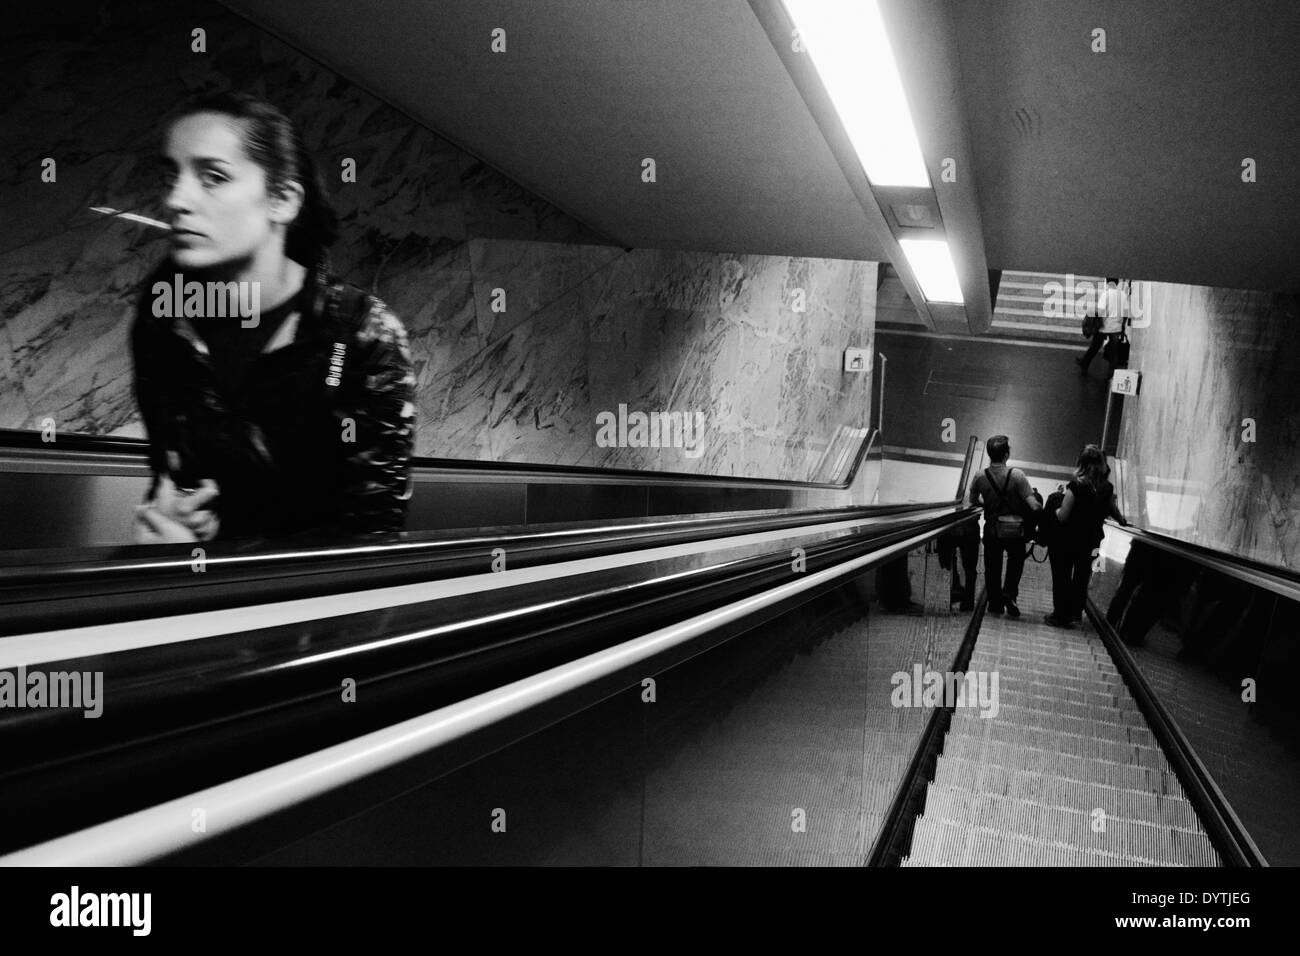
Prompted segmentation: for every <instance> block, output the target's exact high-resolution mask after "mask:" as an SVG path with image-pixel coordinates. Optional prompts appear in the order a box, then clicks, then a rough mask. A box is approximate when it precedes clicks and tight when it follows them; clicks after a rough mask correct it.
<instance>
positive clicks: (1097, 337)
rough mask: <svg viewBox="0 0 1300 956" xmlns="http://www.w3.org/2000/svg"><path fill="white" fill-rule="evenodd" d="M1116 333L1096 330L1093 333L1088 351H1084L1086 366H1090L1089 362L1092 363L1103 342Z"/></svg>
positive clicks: (1084, 365) (1084, 363)
mask: <svg viewBox="0 0 1300 956" xmlns="http://www.w3.org/2000/svg"><path fill="white" fill-rule="evenodd" d="M1114 334H1115V333H1108V332H1094V333H1093V334H1092V341H1091V342H1090V343H1089V344H1088V351H1086V352H1084V353H1083V367H1084V368H1087V367H1088V363H1090V362H1091V361H1092V360H1093V358H1094V356H1096V354H1097V352H1098V350H1100V349H1101V347H1102V345H1103V343H1105V342H1106V340H1107V339H1110V338H1113V337H1114Z"/></svg>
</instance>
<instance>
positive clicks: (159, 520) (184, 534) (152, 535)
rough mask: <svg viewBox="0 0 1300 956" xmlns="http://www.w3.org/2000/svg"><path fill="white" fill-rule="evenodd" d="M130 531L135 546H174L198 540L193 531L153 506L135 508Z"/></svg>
mask: <svg viewBox="0 0 1300 956" xmlns="http://www.w3.org/2000/svg"><path fill="white" fill-rule="evenodd" d="M132 530H133V532H134V536H135V543H136V544H176V543H178V542H183V541H197V540H199V539H198V537H197V536H196V535H195V533H194V532H193V531H191V530H190V529H189V528H187V527H185V525H183V524H181V523H180V522H179V521H176V520H174V519H172V518H169V517H167V516H166V515H165V514H163V513H162V512H161V511H159V510H158V509H157V508H155V507H154V506H153V505H137V506H136V509H135V526H134V528H133V529H132Z"/></svg>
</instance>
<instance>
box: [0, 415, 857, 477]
mask: <svg viewBox="0 0 1300 956" xmlns="http://www.w3.org/2000/svg"><path fill="white" fill-rule="evenodd" d="M872 431H873V432H874V431H878V429H873V430H872ZM871 440H872V434H868V435H866V436H864V437H863V440H862V442H861V444H860V445H859V447H858V452H857V454H856V455H855V456H854V460H853V467H852V468H850V469H849V473H848V476H847V477H846V478H845V479H844V480H843V481H839V482H829V481H790V480H787V479H783V478H736V477H734V476H731V475H704V474H692V473H689V472H678V471H639V470H637V469H633V468H591V467H584V466H580V465H545V464H528V463H524V462H496V461H470V460H463V459H458V458H424V457H415V456H413V457H412V458H411V459H410V462H411V470H412V472H417V471H418V472H435V471H445V472H449V473H452V474H454V475H455V476H456V477H457V478H464V477H469V476H471V475H472V476H478V475H486V476H488V477H500V478H503V479H504V478H516V479H518V478H535V479H538V480H554V481H563V480H583V481H593V480H594V481H598V482H601V483H603V484H670V485H677V484H704V485H725V486H728V487H738V488H769V489H776V488H824V489H830V490H836V491H843V490H846V489H848V488H849V487H850V486H851V485H852V484H853V479H854V478H855V477H856V476H857V471H858V467H859V466H860V465H861V464H862V460H863V458H865V456H866V450H867V447H868V446H869V445H870V442H871ZM148 448H149V443H148V442H146V441H144V440H143V439H139V438H123V437H119V436H114V435H105V436H99V435H77V434H72V435H64V436H60V437H59V439H58V442H57V443H52V444H47V443H44V442H42V441H41V438H40V433H39V432H33V431H23V430H20V429H0V458H3V457H4V456H5V453H14V454H17V455H20V456H22V457H25V458H27V459H29V460H30V459H31V458H33V457H34V456H50V457H55V456H57V457H59V458H60V459H64V460H66V459H69V458H73V457H75V456H77V455H84V456H89V458H90V460H89V462H88V464H89V465H91V466H93V467H94V468H96V469H97V468H100V467H102V466H103V465H104V464H115V465H116V466H117V467H118V468H125V469H128V470H129V471H131V472H132V473H134V472H136V471H139V472H140V473H141V474H147V473H148V472H149V466H148V456H147V452H148Z"/></svg>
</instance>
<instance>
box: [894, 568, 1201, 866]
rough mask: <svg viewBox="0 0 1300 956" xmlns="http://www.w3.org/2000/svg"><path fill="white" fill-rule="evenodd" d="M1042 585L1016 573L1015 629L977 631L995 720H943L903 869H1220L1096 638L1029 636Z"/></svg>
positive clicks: (1044, 579)
mask: <svg viewBox="0 0 1300 956" xmlns="http://www.w3.org/2000/svg"><path fill="white" fill-rule="evenodd" d="M1050 585H1051V582H1050V577H1049V575H1048V572H1047V567H1046V565H1040V564H1035V563H1032V562H1030V563H1029V564H1028V565H1027V567H1026V569H1025V576H1024V578H1023V579H1022V584H1021V606H1022V611H1023V613H1024V616H1023V617H1022V618H1020V619H1019V620H1011V619H1007V618H1001V617H985V618H984V619H983V623H982V626H981V627H980V633H979V637H978V640H977V641H976V644H975V649H974V652H973V654H972V655H971V659H970V664H969V670H970V671H973V672H984V673H997V674H998V675H999V690H1000V700H999V704H1000V706H999V710H998V713H997V716H996V719H994V720H985V719H983V718H981V717H980V716H979V713H978V712H977V711H972V710H970V709H962V708H958V709H956V710H954V712H953V715H952V723H951V726H950V727H949V729H948V732H947V735H946V737H945V739H944V742H943V752H942V754H941V755H940V756H939V758H938V766H937V770H936V773H935V777H934V780H933V782H932V783H930V785H929V787H928V788H927V791H926V797H925V806H924V810H923V813H922V815H921V816H920V817H919V818H918V820H917V821H916V830H915V834H914V837H913V840H912V847H911V852H910V854H909V856H908V857H907V859H905V860H904V862H903V865H904V866H1017V865H1028V866H1142V865H1148V866H1219V865H1221V861H1220V858H1219V855H1218V854H1217V853H1216V852H1215V850H1214V847H1213V846H1212V844H1211V842H1210V839H1209V837H1208V836H1207V835H1206V833H1205V830H1204V828H1203V827H1202V826H1201V823H1200V821H1199V819H1198V818H1197V815H1196V812H1195V810H1194V808H1193V806H1192V804H1191V803H1190V802H1189V801H1188V799H1187V796H1186V794H1185V793H1184V792H1183V788H1182V786H1181V785H1180V784H1179V782H1178V779H1177V776H1176V775H1175V774H1174V772H1173V769H1172V767H1171V766H1170V764H1169V761H1168V760H1167V759H1166V757H1165V755H1164V752H1163V750H1162V749H1161V747H1160V744H1159V742H1158V741H1157V740H1156V738H1155V735H1154V734H1153V733H1152V731H1151V729H1150V728H1149V727H1148V726H1147V722H1146V719H1145V718H1144V716H1143V715H1142V712H1141V709H1140V708H1139V707H1138V705H1137V704H1136V702H1135V701H1134V700H1133V697H1132V696H1131V694H1130V693H1129V691H1128V688H1127V686H1126V685H1125V683H1124V679H1123V677H1122V676H1121V675H1120V674H1119V673H1118V672H1117V670H1116V667H1115V664H1114V662H1113V661H1112V660H1111V657H1110V654H1109V653H1108V652H1107V651H1106V648H1105V647H1104V646H1103V644H1102V642H1101V640H1100V639H1099V638H1098V637H1097V635H1096V632H1095V631H1094V630H1092V629H1091V628H1090V627H1086V628H1084V629H1081V630H1076V631H1063V630H1061V629H1059V628H1055V627H1052V626H1050V625H1048V624H1045V623H1043V621H1042V619H1043V616H1044V615H1045V614H1047V613H1048V612H1050V611H1051V586H1050Z"/></svg>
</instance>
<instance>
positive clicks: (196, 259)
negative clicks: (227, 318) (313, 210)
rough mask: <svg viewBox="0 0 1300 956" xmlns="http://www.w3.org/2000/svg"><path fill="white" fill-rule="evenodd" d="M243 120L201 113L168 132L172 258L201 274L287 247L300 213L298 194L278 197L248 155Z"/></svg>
mask: <svg viewBox="0 0 1300 956" xmlns="http://www.w3.org/2000/svg"><path fill="white" fill-rule="evenodd" d="M242 126H243V121H242V120H238V119H235V118H234V117H230V116H225V115H223V114H220V113H195V114H193V115H191V116H186V117H184V118H183V119H180V120H178V121H177V122H176V123H174V124H173V125H172V127H171V129H170V130H169V131H168V133H167V142H166V146H165V148H164V157H163V164H164V167H165V170H166V172H165V179H164V182H165V187H164V196H163V201H164V203H165V205H166V208H167V213H168V217H169V219H170V222H171V226H172V233H171V251H172V261H173V262H174V263H175V264H176V265H177V266H179V267H181V268H190V269H203V268H211V267H213V266H220V265H225V264H228V263H232V262H238V261H244V260H252V259H254V258H256V257H257V255H258V253H259V252H261V251H263V250H266V249H269V248H274V247H275V246H276V245H280V246H281V247H282V245H283V241H284V227H285V226H287V224H288V223H290V222H292V221H293V217H294V216H295V215H296V214H297V211H298V205H299V197H298V195H297V194H295V193H294V192H293V191H290V192H289V193H288V194H287V195H286V196H283V197H279V196H272V195H271V194H270V193H269V192H268V190H267V181H266V173H265V171H264V170H263V169H262V167H261V166H259V165H258V164H257V163H255V162H253V160H252V159H251V158H250V157H249V156H248V154H247V153H246V152H245V151H244V146H243V141H242V138H241V136H240V129H241V127H242Z"/></svg>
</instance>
